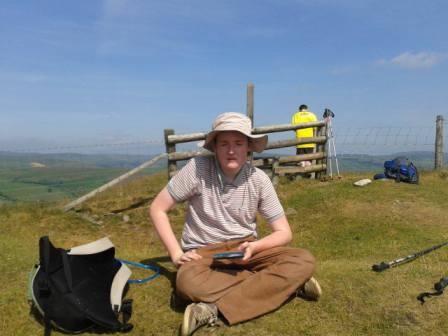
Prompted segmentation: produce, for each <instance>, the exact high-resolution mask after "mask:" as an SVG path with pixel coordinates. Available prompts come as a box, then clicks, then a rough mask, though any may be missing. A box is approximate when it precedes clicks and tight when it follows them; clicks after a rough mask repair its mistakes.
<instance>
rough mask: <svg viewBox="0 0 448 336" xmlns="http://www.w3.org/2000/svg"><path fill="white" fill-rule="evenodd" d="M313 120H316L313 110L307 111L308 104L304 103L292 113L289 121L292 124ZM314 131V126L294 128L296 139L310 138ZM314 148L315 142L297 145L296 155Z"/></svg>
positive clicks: (311, 151)
mask: <svg viewBox="0 0 448 336" xmlns="http://www.w3.org/2000/svg"><path fill="white" fill-rule="evenodd" d="M313 121H317V117H316V115H315V114H314V113H313V112H310V111H308V106H306V105H304V104H303V105H300V106H299V110H298V111H297V112H296V113H294V115H293V116H292V118H291V123H292V124H293V125H296V124H301V123H306V122H313ZM315 132H316V128H315V127H310V128H303V129H298V130H296V138H297V139H303V138H311V137H313V136H314V135H315ZM314 148H316V144H314V143H311V144H301V145H297V149H296V155H299V154H309V153H313V152H314Z"/></svg>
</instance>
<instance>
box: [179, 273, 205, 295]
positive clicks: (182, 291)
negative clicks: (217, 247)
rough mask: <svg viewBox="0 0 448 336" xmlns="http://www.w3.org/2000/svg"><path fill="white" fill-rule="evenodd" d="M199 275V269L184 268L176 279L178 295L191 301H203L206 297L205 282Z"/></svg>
mask: <svg viewBox="0 0 448 336" xmlns="http://www.w3.org/2000/svg"><path fill="white" fill-rule="evenodd" d="M200 278H201V277H200V276H199V275H198V272H197V267H194V266H191V265H188V266H187V265H185V266H182V267H181V269H179V271H178V273H177V277H176V293H177V294H178V295H179V296H181V297H183V298H185V299H189V300H191V301H201V298H202V297H203V296H204V295H205V291H204V286H203V281H201V279H200Z"/></svg>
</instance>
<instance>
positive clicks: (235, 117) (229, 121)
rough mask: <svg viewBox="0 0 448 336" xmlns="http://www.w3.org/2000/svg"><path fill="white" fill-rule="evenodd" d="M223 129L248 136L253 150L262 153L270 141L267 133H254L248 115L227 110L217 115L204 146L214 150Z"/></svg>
mask: <svg viewBox="0 0 448 336" xmlns="http://www.w3.org/2000/svg"><path fill="white" fill-rule="evenodd" d="M223 131H237V132H240V133H242V134H244V135H245V136H247V137H248V138H249V150H250V151H251V152H257V153H261V152H262V151H263V150H264V149H265V147H266V144H267V143H268V136H267V135H266V134H259V135H254V134H252V125H251V121H250V119H249V118H248V117H247V116H245V115H244V114H241V113H238V112H225V113H222V114H220V115H219V116H217V117H216V119H215V121H214V122H213V125H212V130H211V132H209V133H208V134H207V136H206V138H205V142H204V145H203V147H204V148H205V149H208V150H209V151H212V152H213V151H214V146H213V145H214V142H215V138H216V135H217V134H218V133H219V132H223Z"/></svg>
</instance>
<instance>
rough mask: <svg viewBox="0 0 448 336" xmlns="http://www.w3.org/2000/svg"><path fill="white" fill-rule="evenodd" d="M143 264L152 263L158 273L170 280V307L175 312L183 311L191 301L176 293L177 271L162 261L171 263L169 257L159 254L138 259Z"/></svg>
mask: <svg viewBox="0 0 448 336" xmlns="http://www.w3.org/2000/svg"><path fill="white" fill-rule="evenodd" d="M140 262H141V263H142V264H145V265H154V266H157V267H158V268H159V269H160V275H161V276H164V277H165V278H167V279H168V280H169V281H170V284H171V298H170V308H171V309H172V310H174V311H175V312H178V313H179V312H183V311H184V310H185V308H186V307H187V305H188V304H189V303H191V301H188V300H185V299H183V298H181V297H179V296H178V295H176V275H177V271H176V270H175V271H173V270H172V269H168V268H166V267H165V266H164V265H163V263H166V262H169V263H171V258H170V257H168V256H161V257H155V258H149V259H144V260H142V261H140Z"/></svg>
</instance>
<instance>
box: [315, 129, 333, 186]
mask: <svg viewBox="0 0 448 336" xmlns="http://www.w3.org/2000/svg"><path fill="white" fill-rule="evenodd" d="M317 136H318V137H320V136H325V138H326V140H325V142H324V143H320V144H317V145H316V151H317V152H318V153H323V154H324V158H323V159H321V160H316V164H324V163H325V171H324V172H320V171H319V172H316V174H315V178H316V179H321V178H322V174H323V173H324V174H325V175H328V174H327V168H326V167H327V160H328V158H327V155H326V152H327V150H326V149H327V143H328V134H327V124H325V125H324V126H321V127H319V128H318V130H317ZM330 160H331V158H330Z"/></svg>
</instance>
